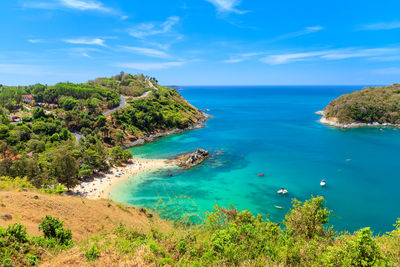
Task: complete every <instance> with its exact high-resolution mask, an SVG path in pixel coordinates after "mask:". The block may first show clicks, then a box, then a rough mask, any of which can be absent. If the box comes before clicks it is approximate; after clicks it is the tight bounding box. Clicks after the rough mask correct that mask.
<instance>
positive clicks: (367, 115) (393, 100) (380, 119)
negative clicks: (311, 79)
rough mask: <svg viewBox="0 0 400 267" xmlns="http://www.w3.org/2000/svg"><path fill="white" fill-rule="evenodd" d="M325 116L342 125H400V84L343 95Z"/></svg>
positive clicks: (328, 109)
mask: <svg viewBox="0 0 400 267" xmlns="http://www.w3.org/2000/svg"><path fill="white" fill-rule="evenodd" d="M324 116H325V118H326V119H327V120H328V121H332V122H338V123H342V124H350V123H365V124H371V123H379V124H385V123H389V124H400V84H393V85H390V86H386V87H381V86H380V87H370V88H365V89H363V90H361V91H356V92H353V93H351V94H345V95H342V96H340V97H339V98H337V99H335V100H333V101H332V102H331V103H329V105H328V106H327V107H326V108H325V109H324Z"/></svg>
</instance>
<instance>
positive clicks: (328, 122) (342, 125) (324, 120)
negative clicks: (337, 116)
mask: <svg viewBox="0 0 400 267" xmlns="http://www.w3.org/2000/svg"><path fill="white" fill-rule="evenodd" d="M315 114H318V115H322V117H321V119H319V122H320V123H322V124H325V125H329V126H333V127H336V128H340V129H351V128H360V127H396V128H399V127H400V124H392V123H378V122H371V123H366V122H352V123H340V122H337V121H335V120H332V119H327V118H326V117H325V112H324V111H317V112H315Z"/></svg>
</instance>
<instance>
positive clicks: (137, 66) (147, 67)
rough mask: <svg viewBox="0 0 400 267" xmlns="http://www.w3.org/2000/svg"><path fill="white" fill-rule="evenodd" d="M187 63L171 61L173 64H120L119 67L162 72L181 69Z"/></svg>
mask: <svg viewBox="0 0 400 267" xmlns="http://www.w3.org/2000/svg"><path fill="white" fill-rule="evenodd" d="M185 63H186V62H184V61H171V62H151V63H148V62H134V63H118V64H116V66H117V67H120V68H127V69H135V70H143V71H148V70H161V69H167V68H170V67H180V66H183V65H184V64H185Z"/></svg>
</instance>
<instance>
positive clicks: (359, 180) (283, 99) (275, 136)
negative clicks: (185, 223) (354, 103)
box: [111, 86, 400, 233]
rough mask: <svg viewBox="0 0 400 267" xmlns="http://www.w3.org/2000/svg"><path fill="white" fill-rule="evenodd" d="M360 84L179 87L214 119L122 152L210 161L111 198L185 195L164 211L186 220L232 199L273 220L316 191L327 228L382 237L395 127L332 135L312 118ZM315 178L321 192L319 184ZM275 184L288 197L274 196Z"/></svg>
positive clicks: (389, 204)
mask: <svg viewBox="0 0 400 267" xmlns="http://www.w3.org/2000/svg"><path fill="white" fill-rule="evenodd" d="M361 88H362V87H361V86H336V87H326V86H320V87H318V86H313V87H306V86H304V87H272V86H271V87H184V88H183V90H182V91H180V93H181V94H182V95H183V96H184V97H185V98H186V99H187V100H189V101H190V102H191V103H192V104H194V105H195V106H196V107H198V108H206V109H209V111H208V113H209V114H211V115H213V116H214V117H213V118H212V119H210V120H209V121H208V122H207V124H206V127H205V128H204V129H199V130H194V131H190V132H185V133H182V134H180V135H175V136H169V137H166V138H163V139H160V140H158V141H157V142H154V143H151V144H148V145H145V146H142V147H137V148H133V149H131V151H132V152H133V154H135V155H137V156H140V157H149V158H173V157H175V156H176V155H178V154H180V153H183V152H191V151H194V150H195V149H196V148H204V149H207V150H210V152H211V153H213V156H212V158H210V159H208V160H207V161H205V162H204V163H203V164H201V165H200V166H197V167H195V168H193V169H191V170H188V171H183V170H180V169H172V170H162V171H157V172H153V173H149V174H144V175H141V176H139V177H136V178H135V179H134V180H133V179H132V180H126V181H125V182H122V183H120V184H119V185H118V186H116V187H114V188H113V189H112V191H111V194H112V198H113V199H115V200H117V201H121V202H125V203H130V204H134V205H140V206H146V207H149V208H151V207H155V205H156V203H157V201H158V200H159V199H160V198H162V199H164V200H169V199H174V197H175V196H180V195H185V196H188V197H191V199H192V200H193V202H191V201H189V200H187V201H183V200H180V198H178V200H174V201H172V202H171V205H172V206H173V205H175V206H176V207H177V208H182V209H184V211H185V212H186V213H188V214H200V215H201V214H203V213H204V212H205V211H207V210H211V209H212V207H213V206H214V205H215V204H218V205H222V206H227V205H229V204H230V203H231V204H233V205H235V206H236V207H238V208H239V209H249V210H250V211H252V212H254V213H260V214H262V215H265V216H267V217H268V218H270V220H272V221H274V222H278V221H280V220H282V219H283V218H284V214H285V213H286V212H287V211H288V209H289V208H290V207H291V199H292V198H297V199H299V200H305V199H308V198H310V196H311V195H314V196H316V195H321V196H324V197H325V198H326V200H327V204H328V208H330V209H331V210H333V215H334V216H333V217H332V219H331V223H332V224H333V225H334V226H335V229H336V230H348V231H354V230H357V229H359V228H361V227H365V226H371V227H372V229H373V230H374V231H375V233H379V232H386V231H389V230H391V229H393V226H392V225H393V224H394V223H395V221H396V218H398V217H400V205H399V204H400V194H399V192H398V190H399V188H400V177H399V166H400V164H399V151H400V130H399V131H397V129H393V128H383V129H380V128H359V129H347V130H341V129H335V128H331V127H328V126H325V125H322V124H320V123H319V122H318V119H319V116H318V115H316V114H314V112H315V111H318V110H322V109H323V108H324V107H325V106H326V105H327V104H328V103H329V102H330V101H331V100H332V99H334V98H336V97H338V96H340V95H341V94H344V93H349V92H352V91H355V90H359V89H361ZM169 173H172V174H173V176H172V177H169V176H168V174H169ZM260 173H263V174H264V175H265V176H264V177H258V176H257V175H258V174H260ZM323 178H325V179H326V180H327V187H326V188H321V187H320V185H319V182H320V181H321V180H322V179H323ZM281 187H285V188H286V189H288V191H289V194H288V195H286V196H281V195H278V194H277V193H276V191H277V190H278V189H280V188H281ZM275 205H278V206H282V207H283V209H282V210H280V209H276V208H275V207H274V206H275Z"/></svg>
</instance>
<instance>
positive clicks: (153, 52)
mask: <svg viewBox="0 0 400 267" xmlns="http://www.w3.org/2000/svg"><path fill="white" fill-rule="evenodd" d="M121 48H122V49H124V50H126V51H129V52H133V53H137V54H141V55H145V56H149V57H157V58H168V57H169V55H168V54H167V53H165V52H164V51H161V50H157V49H153V48H146V47H136V46H121Z"/></svg>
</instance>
